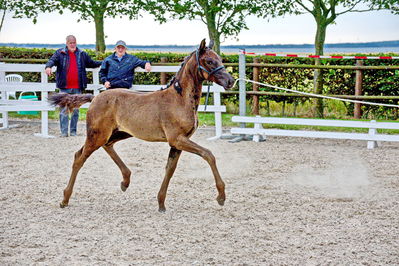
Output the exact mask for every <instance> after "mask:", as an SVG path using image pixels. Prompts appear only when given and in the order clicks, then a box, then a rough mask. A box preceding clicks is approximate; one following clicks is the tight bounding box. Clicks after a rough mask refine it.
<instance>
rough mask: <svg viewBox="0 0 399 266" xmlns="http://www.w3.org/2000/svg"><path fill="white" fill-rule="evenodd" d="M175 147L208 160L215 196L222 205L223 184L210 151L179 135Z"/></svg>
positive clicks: (224, 196) (223, 198) (223, 200)
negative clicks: (213, 181)
mask: <svg viewBox="0 0 399 266" xmlns="http://www.w3.org/2000/svg"><path fill="white" fill-rule="evenodd" d="M175 147H176V148H177V149H179V150H183V151H188V152H191V153H194V154H197V155H199V156H201V157H202V158H203V159H204V160H205V161H207V162H208V164H209V166H210V167H211V169H212V173H213V176H214V178H215V183H216V188H217V190H218V193H219V194H218V196H217V198H216V200H217V202H218V203H219V205H221V206H223V205H224V202H225V200H226V194H225V184H224V182H223V180H222V178H221V177H220V174H219V171H218V169H217V166H216V159H215V156H213V154H212V152H211V151H210V150H208V149H205V148H204V147H201V146H200V145H198V144H197V143H195V142H193V141H191V140H190V139H189V138H187V137H186V136H179V137H178V138H177V140H176V143H175Z"/></svg>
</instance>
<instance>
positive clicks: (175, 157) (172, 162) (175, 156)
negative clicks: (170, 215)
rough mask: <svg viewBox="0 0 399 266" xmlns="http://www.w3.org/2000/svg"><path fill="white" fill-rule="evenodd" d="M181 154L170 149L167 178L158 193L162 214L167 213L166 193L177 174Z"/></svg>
mask: <svg viewBox="0 0 399 266" xmlns="http://www.w3.org/2000/svg"><path fill="white" fill-rule="evenodd" d="M180 154H181V150H178V149H176V148H174V147H171V148H170V151H169V157H168V163H167V164H166V169H165V170H166V171H165V177H164V179H163V182H162V185H161V188H160V189H159V192H158V206H159V209H158V210H159V211H160V212H165V211H166V208H165V198H166V191H167V190H168V186H169V181H170V179H171V178H172V176H173V173H174V172H175V169H176V166H177V162H178V161H179V158H180Z"/></svg>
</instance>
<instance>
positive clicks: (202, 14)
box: [146, 0, 255, 53]
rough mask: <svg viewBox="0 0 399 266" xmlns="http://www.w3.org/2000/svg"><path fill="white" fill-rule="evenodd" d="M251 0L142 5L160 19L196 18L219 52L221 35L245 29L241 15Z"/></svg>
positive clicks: (164, 0) (160, 0) (152, 0)
mask: <svg viewBox="0 0 399 266" xmlns="http://www.w3.org/2000/svg"><path fill="white" fill-rule="evenodd" d="M253 2H254V1H253V0H241V1H239V0H193V1H188V0H149V1H147V7H146V9H147V10H148V12H150V13H151V14H153V15H154V16H155V18H156V19H157V20H158V21H160V22H161V23H164V22H166V21H167V19H168V18H169V17H171V18H172V19H189V20H194V19H199V20H201V21H202V22H203V23H204V24H205V25H206V26H207V28H208V35H209V39H210V42H213V43H214V46H213V49H214V51H216V52H217V53H220V42H221V38H222V37H229V36H237V35H238V33H239V32H240V31H241V30H243V29H247V26H246V23H245V17H246V16H247V15H248V14H250V12H252V11H254V7H255V5H254V4H253Z"/></svg>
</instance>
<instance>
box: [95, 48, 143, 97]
mask: <svg viewBox="0 0 399 266" xmlns="http://www.w3.org/2000/svg"><path fill="white" fill-rule="evenodd" d="M126 50H127V47H126V43H125V42H124V41H118V42H117V43H116V45H115V52H114V53H113V54H112V55H110V56H108V57H107V58H105V59H104V61H103V63H102V65H101V68H100V81H101V82H102V83H103V84H104V87H105V88H107V89H113V88H126V89H129V88H130V87H132V84H133V80H134V69H135V68H136V67H141V68H144V69H145V70H146V71H147V72H149V71H151V63H150V62H149V61H144V60H141V59H138V58H137V57H135V56H134V55H130V54H127V53H126Z"/></svg>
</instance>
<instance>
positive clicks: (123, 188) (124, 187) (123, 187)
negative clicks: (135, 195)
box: [121, 182, 128, 192]
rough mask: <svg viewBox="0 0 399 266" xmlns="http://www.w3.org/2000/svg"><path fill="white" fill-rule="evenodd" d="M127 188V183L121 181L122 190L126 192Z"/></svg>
mask: <svg viewBox="0 0 399 266" xmlns="http://www.w3.org/2000/svg"><path fill="white" fill-rule="evenodd" d="M127 188H128V187H127V186H125V185H124V184H123V182H121V189H122V191H123V192H125V191H126V189H127Z"/></svg>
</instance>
